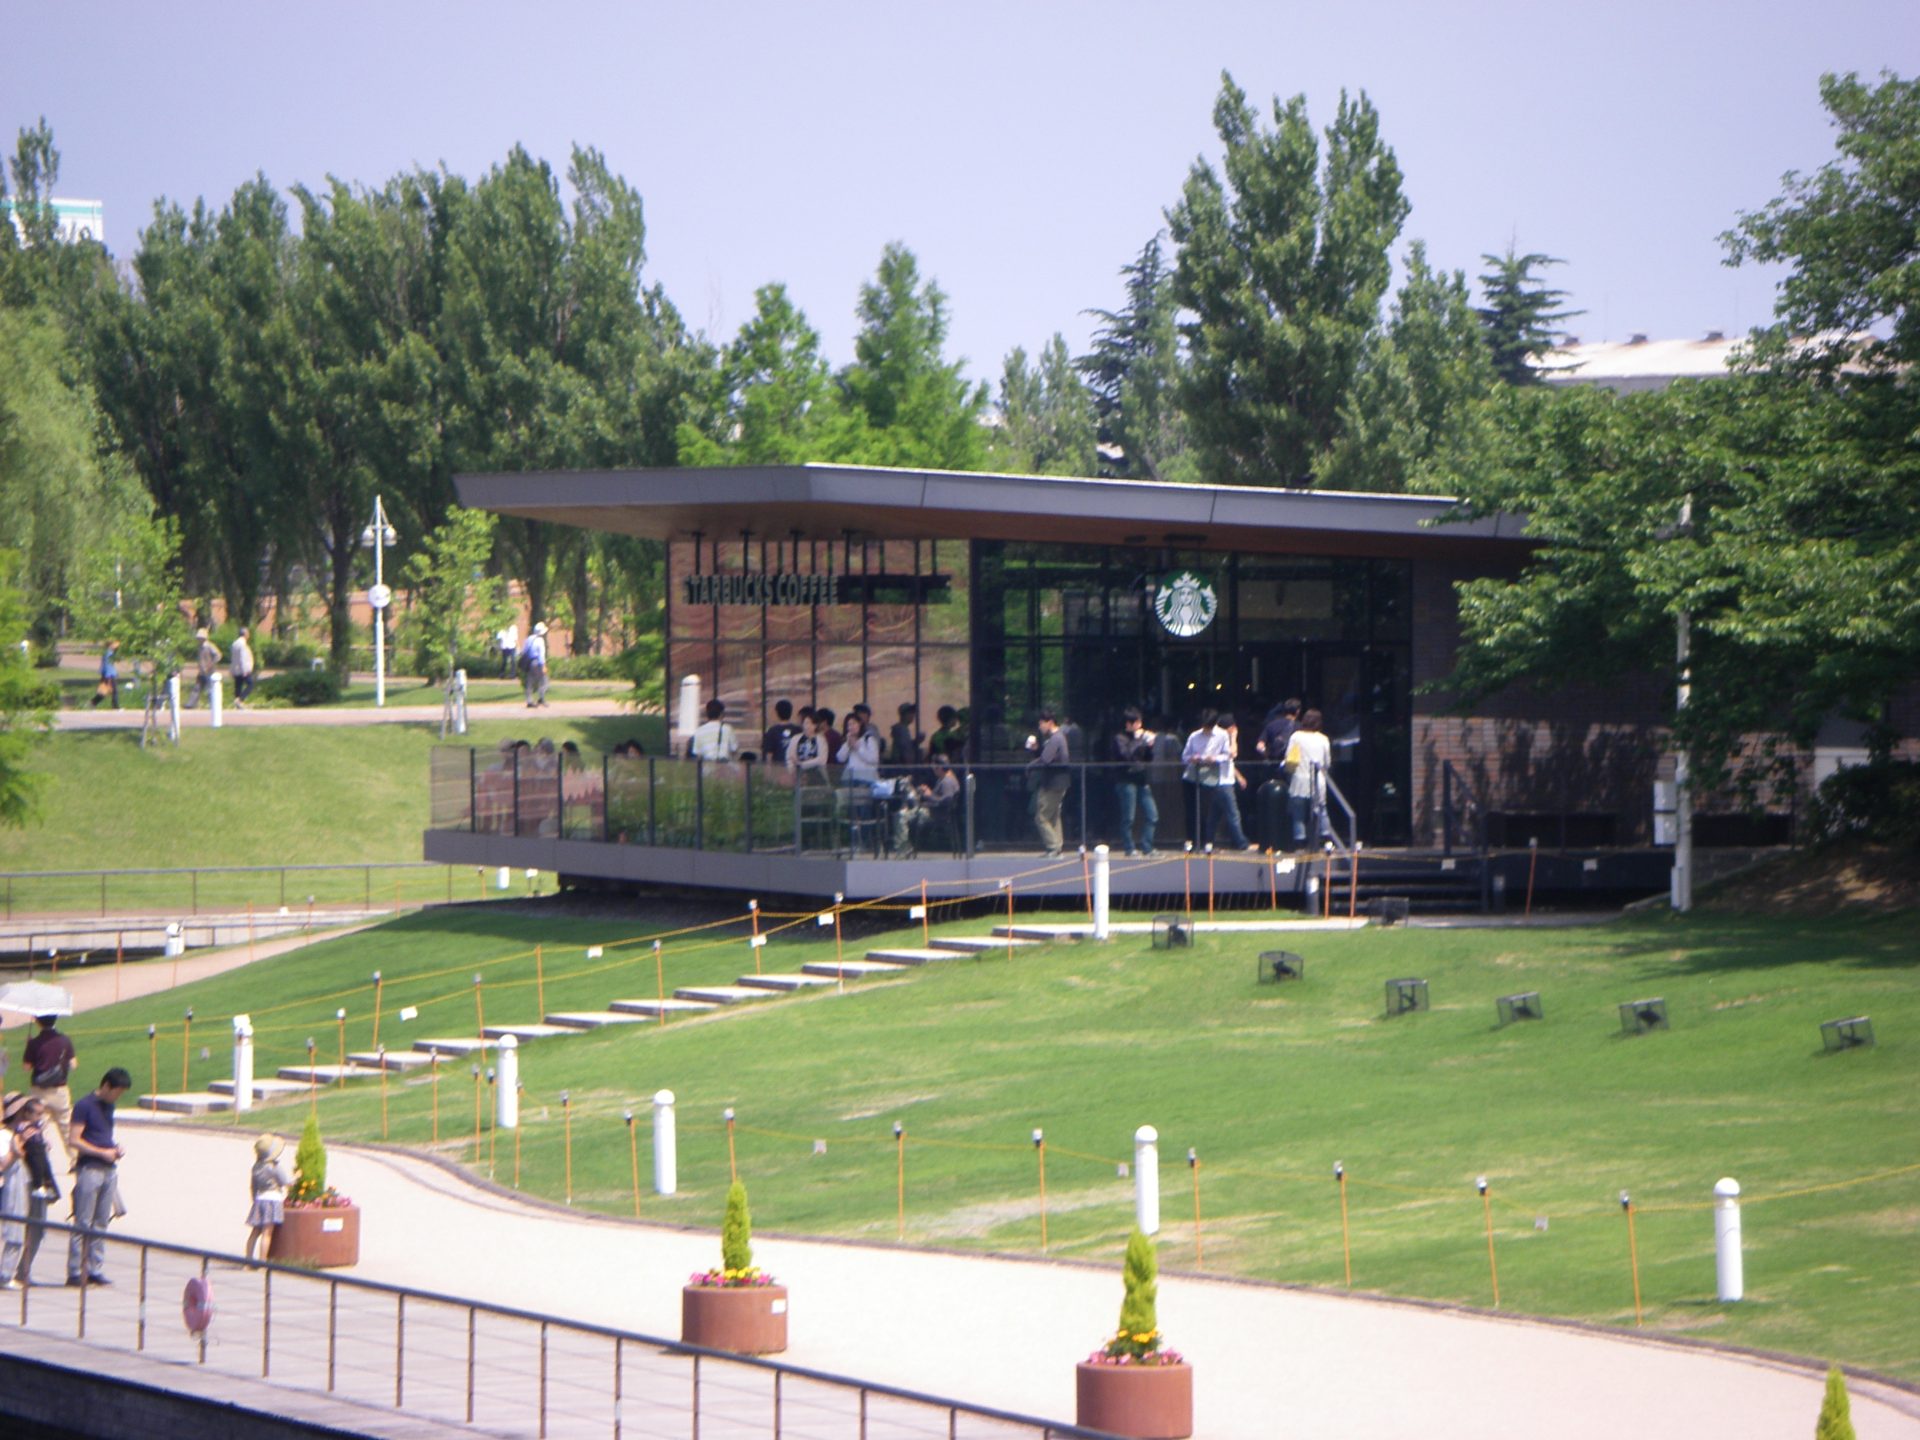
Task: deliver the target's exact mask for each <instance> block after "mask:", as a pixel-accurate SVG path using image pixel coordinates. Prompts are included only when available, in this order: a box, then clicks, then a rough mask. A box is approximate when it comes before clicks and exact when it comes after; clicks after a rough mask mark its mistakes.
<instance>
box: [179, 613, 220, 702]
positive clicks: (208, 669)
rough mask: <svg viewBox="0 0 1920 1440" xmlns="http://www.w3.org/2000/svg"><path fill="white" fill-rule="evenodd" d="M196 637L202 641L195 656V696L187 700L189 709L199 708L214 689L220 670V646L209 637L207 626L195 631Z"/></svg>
mask: <svg viewBox="0 0 1920 1440" xmlns="http://www.w3.org/2000/svg"><path fill="white" fill-rule="evenodd" d="M193 636H194V639H196V640H198V641H199V642H200V650H199V653H198V654H197V655H196V656H195V657H194V666H195V669H194V677H193V698H192V699H190V700H189V701H187V708H188V709H189V710H192V709H196V708H198V706H199V704H200V702H201V700H203V699H204V698H205V697H206V696H207V695H208V694H209V693H211V691H212V690H213V677H214V676H215V675H216V674H217V673H218V672H219V670H220V647H219V646H218V645H215V644H214V643H213V641H212V640H210V639H208V638H207V631H206V627H205V626H202V627H201V628H200V629H198V630H196V631H194V632H193Z"/></svg>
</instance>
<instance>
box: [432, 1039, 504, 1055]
mask: <svg viewBox="0 0 1920 1440" xmlns="http://www.w3.org/2000/svg"><path fill="white" fill-rule="evenodd" d="M493 1045H494V1042H493V1041H491V1040H482V1039H476V1038H474V1037H472V1036H462V1035H456V1036H453V1037H451V1038H449V1039H445V1040H416V1041H414V1042H413V1048H414V1049H416V1050H424V1051H426V1052H427V1053H428V1054H429V1055H443V1056H444V1055H472V1054H474V1053H476V1052H477V1051H481V1050H491V1049H493Z"/></svg>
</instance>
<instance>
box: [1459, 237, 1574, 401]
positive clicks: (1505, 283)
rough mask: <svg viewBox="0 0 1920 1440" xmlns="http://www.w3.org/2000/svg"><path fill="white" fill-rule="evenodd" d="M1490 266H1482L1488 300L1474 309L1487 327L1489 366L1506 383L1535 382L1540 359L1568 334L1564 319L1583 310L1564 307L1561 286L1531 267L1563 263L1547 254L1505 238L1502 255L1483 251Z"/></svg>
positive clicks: (1539, 375) (1541, 370) (1539, 373)
mask: <svg viewBox="0 0 1920 1440" xmlns="http://www.w3.org/2000/svg"><path fill="white" fill-rule="evenodd" d="M1480 258H1481V260H1483V261H1484V262H1485V263H1486V264H1487V265H1488V267H1489V268H1488V269H1486V270H1483V271H1481V272H1480V289H1481V293H1482V294H1484V295H1485V296H1486V304H1484V305H1482V306H1481V307H1480V309H1479V311H1478V313H1479V316H1480V323H1481V324H1482V325H1483V326H1484V327H1485V329H1486V338H1487V347H1488V349H1489V350H1491V351H1492V352H1493V368H1494V370H1495V372H1496V373H1497V374H1498V375H1499V376H1500V378H1501V380H1503V381H1504V382H1505V383H1507V384H1508V385H1538V384H1540V383H1541V381H1542V379H1543V378H1544V372H1545V370H1546V369H1550V368H1554V367H1543V366H1542V364H1541V363H1540V362H1541V361H1542V359H1543V358H1544V357H1545V356H1546V355H1548V354H1549V353H1551V352H1552V351H1553V350H1555V349H1557V348H1558V347H1559V346H1560V345H1561V344H1562V343H1564V341H1565V340H1566V330H1565V328H1564V326H1563V323H1562V322H1564V321H1567V320H1571V319H1573V318H1574V316H1576V315H1584V314H1586V311H1584V310H1567V309H1564V308H1562V307H1563V304H1564V302H1565V300H1566V298H1567V293H1566V291H1564V290H1555V289H1552V288H1550V287H1549V286H1548V285H1547V284H1546V282H1545V281H1543V280H1542V279H1541V278H1540V277H1539V276H1538V275H1536V274H1535V273H1534V272H1535V271H1536V270H1538V269H1540V268H1541V267H1542V266H1545V265H1564V264H1566V263H1567V262H1566V261H1564V260H1557V259H1555V258H1554V257H1553V256H1551V255H1541V254H1538V253H1534V254H1529V255H1520V254H1517V253H1515V251H1514V247H1513V246H1512V245H1511V244H1509V245H1508V246H1507V253H1506V254H1504V255H1482V256H1481V257H1480Z"/></svg>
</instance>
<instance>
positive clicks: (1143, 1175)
mask: <svg viewBox="0 0 1920 1440" xmlns="http://www.w3.org/2000/svg"><path fill="white" fill-rule="evenodd" d="M1133 1223H1134V1224H1135V1225H1136V1226H1138V1227H1139V1230H1140V1233H1141V1234H1142V1235H1158V1234H1159V1233H1160V1132H1159V1131H1158V1130H1156V1129H1154V1128H1153V1126H1151V1125H1142V1126H1141V1127H1140V1128H1139V1129H1138V1130H1136V1131H1134V1132H1133Z"/></svg>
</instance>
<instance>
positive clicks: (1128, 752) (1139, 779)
mask: <svg viewBox="0 0 1920 1440" xmlns="http://www.w3.org/2000/svg"><path fill="white" fill-rule="evenodd" d="M1121 724H1122V725H1123V727H1124V728H1123V729H1122V730H1121V731H1120V733H1119V734H1118V735H1116V736H1114V737H1113V758H1114V759H1115V760H1117V761H1119V762H1120V765H1121V767H1122V768H1121V770H1120V778H1119V779H1118V780H1116V781H1115V782H1114V787H1113V791H1114V796H1115V798H1117V799H1118V800H1119V802H1120V842H1121V844H1122V845H1123V846H1125V847H1126V852H1127V854H1129V855H1131V854H1133V853H1134V846H1133V816H1134V811H1135V810H1136V809H1137V810H1138V811H1139V812H1140V853H1141V854H1144V855H1151V854H1153V832H1154V827H1156V826H1157V825H1159V823H1160V807H1159V806H1158V805H1157V804H1155V803H1154V799H1153V785H1152V784H1151V778H1150V777H1151V775H1152V772H1151V771H1150V770H1149V769H1148V766H1149V765H1150V764H1151V762H1152V760H1153V747H1154V742H1155V741H1157V740H1158V739H1159V738H1160V737H1159V736H1157V735H1155V734H1154V733H1153V731H1151V730H1149V729H1147V728H1146V720H1145V719H1144V717H1142V715H1141V714H1140V711H1139V709H1138V708H1137V707H1135V706H1132V705H1129V706H1128V707H1127V709H1126V712H1125V714H1124V715H1123V716H1122V717H1121Z"/></svg>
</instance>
